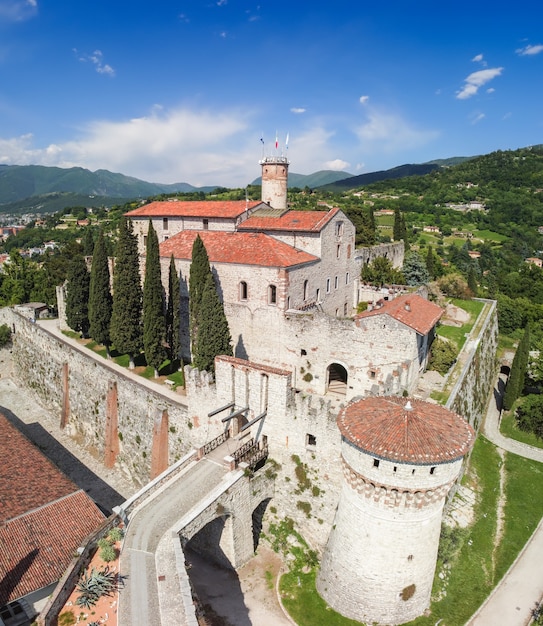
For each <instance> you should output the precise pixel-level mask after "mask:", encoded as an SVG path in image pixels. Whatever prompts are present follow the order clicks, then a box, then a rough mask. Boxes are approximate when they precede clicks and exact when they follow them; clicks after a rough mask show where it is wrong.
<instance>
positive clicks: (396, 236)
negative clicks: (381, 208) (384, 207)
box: [392, 207, 402, 241]
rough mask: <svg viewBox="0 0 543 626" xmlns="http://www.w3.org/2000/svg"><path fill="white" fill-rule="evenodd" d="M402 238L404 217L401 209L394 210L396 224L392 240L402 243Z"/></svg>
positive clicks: (393, 228) (393, 227)
mask: <svg viewBox="0 0 543 626" xmlns="http://www.w3.org/2000/svg"><path fill="white" fill-rule="evenodd" d="M401 238H402V216H401V213H400V207H396V208H395V209H394V224H393V226H392V239H394V241H400V239H401Z"/></svg>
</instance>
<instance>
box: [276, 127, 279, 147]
mask: <svg viewBox="0 0 543 626" xmlns="http://www.w3.org/2000/svg"><path fill="white" fill-rule="evenodd" d="M277 148H279V139H278V138H277V131H275V149H276V150H277Z"/></svg>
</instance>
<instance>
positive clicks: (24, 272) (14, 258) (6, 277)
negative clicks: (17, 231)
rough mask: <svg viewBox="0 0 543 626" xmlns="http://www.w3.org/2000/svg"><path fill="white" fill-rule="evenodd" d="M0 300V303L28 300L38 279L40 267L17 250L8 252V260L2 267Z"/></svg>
mask: <svg viewBox="0 0 543 626" xmlns="http://www.w3.org/2000/svg"><path fill="white" fill-rule="evenodd" d="M2 272H3V276H2V285H1V287H0V302H1V304H2V305H12V304H23V303H24V302H30V301H31V300H32V299H33V298H32V293H33V291H34V288H35V286H36V285H37V284H39V282H40V280H39V278H40V269H39V268H38V265H37V264H36V263H35V262H34V261H30V260H29V259H27V258H25V257H23V256H22V255H21V253H20V252H19V251H18V250H15V249H14V250H12V251H11V252H10V253H9V261H8V262H6V263H4V265H3V268H2Z"/></svg>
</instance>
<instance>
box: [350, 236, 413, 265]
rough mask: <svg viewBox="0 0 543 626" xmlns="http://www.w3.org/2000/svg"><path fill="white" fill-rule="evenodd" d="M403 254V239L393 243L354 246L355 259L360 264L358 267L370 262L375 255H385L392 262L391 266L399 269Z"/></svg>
mask: <svg viewBox="0 0 543 626" xmlns="http://www.w3.org/2000/svg"><path fill="white" fill-rule="evenodd" d="M404 256H405V245H404V242H403V240H402V241H394V242H393V243H378V244H376V245H374V246H368V247H365V248H356V250H355V251H354V258H355V261H356V262H357V263H358V264H359V265H360V268H362V267H364V265H367V264H368V263H372V262H373V261H374V260H375V259H376V258H377V257H385V259H388V260H389V261H390V262H391V263H392V266H393V267H395V268H396V269H400V268H401V267H402V265H403V259H404Z"/></svg>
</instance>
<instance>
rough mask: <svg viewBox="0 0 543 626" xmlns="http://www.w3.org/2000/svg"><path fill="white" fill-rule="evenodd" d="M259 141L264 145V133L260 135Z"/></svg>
mask: <svg viewBox="0 0 543 626" xmlns="http://www.w3.org/2000/svg"><path fill="white" fill-rule="evenodd" d="M260 141H261V142H262V145H264V133H260Z"/></svg>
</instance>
